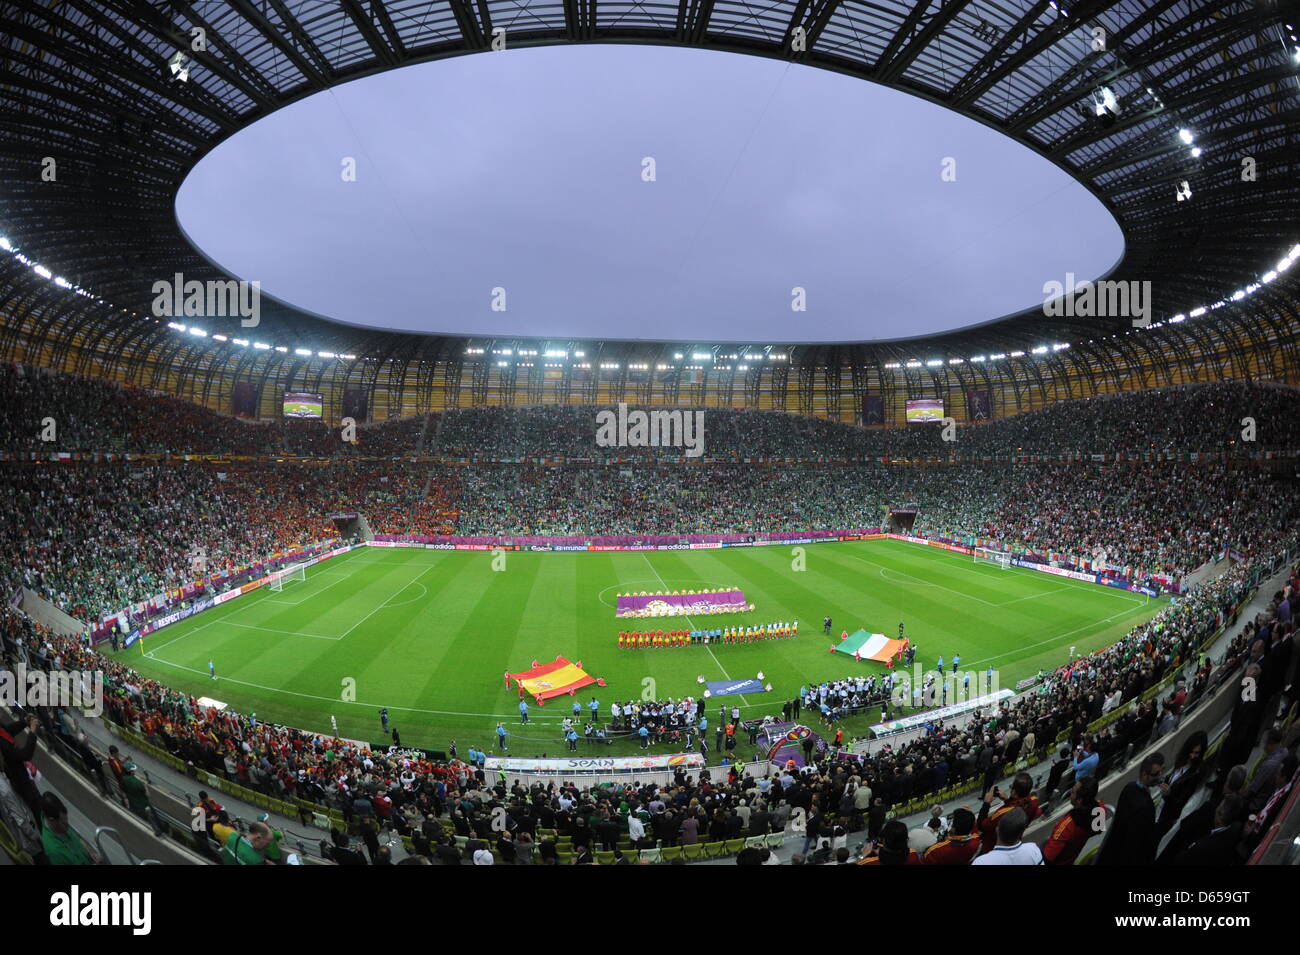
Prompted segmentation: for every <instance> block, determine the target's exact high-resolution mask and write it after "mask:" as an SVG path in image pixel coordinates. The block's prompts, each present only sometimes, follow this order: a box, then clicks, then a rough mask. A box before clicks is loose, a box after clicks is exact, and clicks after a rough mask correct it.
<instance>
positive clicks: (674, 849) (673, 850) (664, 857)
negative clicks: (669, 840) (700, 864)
mask: <svg viewBox="0 0 1300 955" xmlns="http://www.w3.org/2000/svg"><path fill="white" fill-rule="evenodd" d="M658 851H659V859H660V861H662V862H676V861H677V860H678V859H680V858H681V857H682V847H681V846H664V847H663V848H662V849H660V850H658Z"/></svg>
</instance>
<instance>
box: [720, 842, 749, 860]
mask: <svg viewBox="0 0 1300 955" xmlns="http://www.w3.org/2000/svg"><path fill="white" fill-rule="evenodd" d="M723 846H724V847H725V854H726V855H729V856H734V855H735V854H736V853H737V852H739V851H740V850H741V849H743V848H745V840H744V839H728V840H727V841H726V842H724V843H723Z"/></svg>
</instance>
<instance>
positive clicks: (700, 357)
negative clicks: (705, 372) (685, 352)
mask: <svg viewBox="0 0 1300 955" xmlns="http://www.w3.org/2000/svg"><path fill="white" fill-rule="evenodd" d="M710 357H711V356H710V355H709V353H708V352H701V351H697V352H695V353H694V354H692V355H691V360H692V361H708V360H709V358H710Z"/></svg>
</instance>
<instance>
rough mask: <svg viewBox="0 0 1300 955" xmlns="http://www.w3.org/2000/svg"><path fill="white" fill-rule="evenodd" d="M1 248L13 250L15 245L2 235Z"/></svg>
mask: <svg viewBox="0 0 1300 955" xmlns="http://www.w3.org/2000/svg"><path fill="white" fill-rule="evenodd" d="M0 249H4V250H5V251H6V252H12V251H13V250H14V247H13V245H11V244H10V242H9V240H8V239H7V238H5V237H4V236H2V235H0Z"/></svg>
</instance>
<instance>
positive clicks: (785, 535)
mask: <svg viewBox="0 0 1300 955" xmlns="http://www.w3.org/2000/svg"><path fill="white" fill-rule="evenodd" d="M879 533H880V528H878V527H872V528H859V529H855V530H835V531H779V532H776V533H768V534H648V535H640V536H634V535H630V534H625V535H587V536H570V537H429V536H426V535H402V534H376V535H375V540H377V541H414V542H418V543H421V544H453V545H454V544H490V545H493V546H496V545H498V544H516V545H519V546H534V547H538V546H551V547H556V546H586V545H593V546H605V547H632V546H636V545H651V546H654V547H656V548H659V549H664V548H671V547H674V546H676V547H683V548H685V547H688V546H690V545H691V544H742V543H746V542H752V541H793V540H808V539H812V540H839V539H840V538H841V537H849V538H858V537H861V536H863V535H866V534H879Z"/></svg>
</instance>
